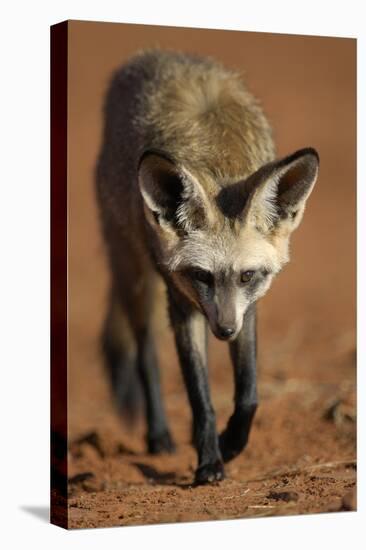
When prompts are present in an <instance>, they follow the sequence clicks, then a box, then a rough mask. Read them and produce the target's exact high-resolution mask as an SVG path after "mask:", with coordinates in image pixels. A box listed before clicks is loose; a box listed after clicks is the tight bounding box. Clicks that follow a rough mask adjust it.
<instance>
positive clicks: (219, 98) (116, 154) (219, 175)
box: [97, 50, 274, 227]
mask: <svg viewBox="0 0 366 550" xmlns="http://www.w3.org/2000/svg"><path fill="white" fill-rule="evenodd" d="M104 116H105V126H104V136H103V145H102V150H101V154H100V158H99V162H98V168H97V183H98V191H99V196H100V198H101V200H102V202H103V204H104V205H105V207H106V208H109V209H110V211H111V214H114V215H116V216H118V217H120V216H121V217H124V218H126V216H127V218H129V220H128V223H129V225H130V227H131V224H133V221H134V220H133V219H132V218H136V217H139V215H140V213H141V212H140V211H141V197H140V196H139V193H138V187H137V167H138V162H139V159H140V158H141V155H142V154H143V152H144V151H146V150H150V149H157V150H160V151H162V152H164V153H165V154H167V155H169V157H170V158H172V159H173V160H174V161H175V162H177V163H178V164H184V165H185V166H186V167H187V169H189V170H190V172H192V173H193V174H194V175H195V176H196V177H197V178H198V179H199V180H200V181H201V183H202V185H203V186H204V187H205V189H206V192H207V193H208V194H209V195H215V194H216V193H217V192H218V190H219V188H220V187H221V186H223V185H225V184H228V183H230V182H232V181H235V180H237V179H239V178H241V177H245V176H247V175H249V174H250V173H252V172H254V171H255V170H256V169H257V168H258V167H259V166H260V165H262V164H263V163H265V162H267V161H269V160H272V159H273V157H274V146H273V141H272V136H271V129H270V126H269V124H268V122H267V120H266V118H265V116H264V114H263V112H262V110H261V108H260V106H259V104H258V103H257V101H256V99H255V98H254V97H253V96H252V95H251V94H250V93H249V92H248V90H247V89H246V88H245V86H244V85H243V83H242V81H241V79H240V77H239V75H237V74H236V73H234V72H232V71H228V70H227V69H225V68H223V67H222V66H221V65H219V64H217V63H216V62H214V61H212V60H210V59H202V58H199V57H195V56H191V55H186V54H180V53H176V52H162V51H159V50H153V51H148V52H145V53H141V54H138V55H136V56H135V57H133V58H132V59H131V60H130V61H129V62H128V63H127V64H126V65H124V66H123V67H122V68H120V69H119V70H118V71H117V72H116V73H115V75H114V77H113V79H112V83H111V86H110V88H109V92H108V94H107V99H106V103H105V108H104ZM121 208H123V213H122V212H120V209H121Z"/></svg>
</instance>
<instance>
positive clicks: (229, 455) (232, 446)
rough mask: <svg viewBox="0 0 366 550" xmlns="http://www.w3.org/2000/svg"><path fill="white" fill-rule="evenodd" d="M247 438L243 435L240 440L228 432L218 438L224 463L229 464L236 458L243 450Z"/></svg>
mask: <svg viewBox="0 0 366 550" xmlns="http://www.w3.org/2000/svg"><path fill="white" fill-rule="evenodd" d="M247 441H248V438H247V436H246V434H243V437H242V438H239V437H238V436H237V435H236V437H234V435H233V434H232V433H231V432H230V431H229V430H225V431H224V432H223V433H222V434H221V435H220V437H219V446H220V451H221V455H222V459H223V461H224V462H229V461H230V460H233V458H235V457H236V456H238V455H239V454H240V453H241V452H242V451H243V450H244V448H245V446H246V444H247Z"/></svg>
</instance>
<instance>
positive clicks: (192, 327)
mask: <svg viewBox="0 0 366 550" xmlns="http://www.w3.org/2000/svg"><path fill="white" fill-rule="evenodd" d="M180 302H181V299H180V298H178V299H176V297H175V296H173V295H172V294H171V295H170V300H169V303H170V316H171V320H172V325H173V329H174V333H175V340H176V346H177V351H178V355H179V360H180V365H181V369H182V373H183V378H184V382H185V385H186V388H187V392H188V398H189V402H190V405H191V409H192V415H193V439H194V445H195V447H196V450H197V453H198V467H197V470H196V475H195V482H196V484H201V483H209V482H213V481H217V480H220V479H223V478H224V467H223V463H222V458H221V453H220V449H219V445H218V435H217V431H216V419H215V413H214V410H213V407H212V404H211V399H210V392H209V385H208V373H207V324H206V320H205V318H204V317H203V316H202V315H201V314H200V313H198V312H196V311H193V310H192V309H191V308H190V306H188V305H185V306H184V305H182V303H180Z"/></svg>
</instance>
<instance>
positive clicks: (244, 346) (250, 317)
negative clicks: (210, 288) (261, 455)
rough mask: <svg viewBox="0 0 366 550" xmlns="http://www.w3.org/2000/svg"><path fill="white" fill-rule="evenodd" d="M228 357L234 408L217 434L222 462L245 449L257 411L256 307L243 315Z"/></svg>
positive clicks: (250, 308)
mask: <svg viewBox="0 0 366 550" xmlns="http://www.w3.org/2000/svg"><path fill="white" fill-rule="evenodd" d="M230 354H231V359H232V362H233V367H234V377H235V398H234V401H235V408H234V413H233V414H232V416H231V417H230V419H229V422H228V424H227V427H226V429H225V430H224V432H223V433H222V434H221V435H220V449H221V453H222V456H223V459H224V461H225V462H228V461H229V460H232V459H233V458H235V457H236V456H237V455H238V454H239V453H240V452H241V451H242V450H243V449H244V447H245V446H246V444H247V442H248V437H249V432H250V428H251V425H252V421H253V417H254V414H255V411H256V409H257V402H258V400H257V387H256V310H255V304H253V305H251V306H250V307H249V309H248V310H247V312H246V313H245V316H244V323H243V328H242V330H241V332H240V333H239V336H238V337H237V338H236V340H235V341H234V342H232V343H231V344H230Z"/></svg>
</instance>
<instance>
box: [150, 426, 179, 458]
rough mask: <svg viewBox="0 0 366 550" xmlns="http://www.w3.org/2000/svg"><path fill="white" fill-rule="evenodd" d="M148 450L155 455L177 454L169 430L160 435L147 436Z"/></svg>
mask: <svg viewBox="0 0 366 550" xmlns="http://www.w3.org/2000/svg"><path fill="white" fill-rule="evenodd" d="M147 448H148V451H149V453H150V454H153V455H158V454H162V453H169V454H171V453H174V452H175V444H174V441H173V439H172V436H171V435H170V432H169V431H168V430H167V431H165V432H163V433H160V434H158V435H153V436H147Z"/></svg>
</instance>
